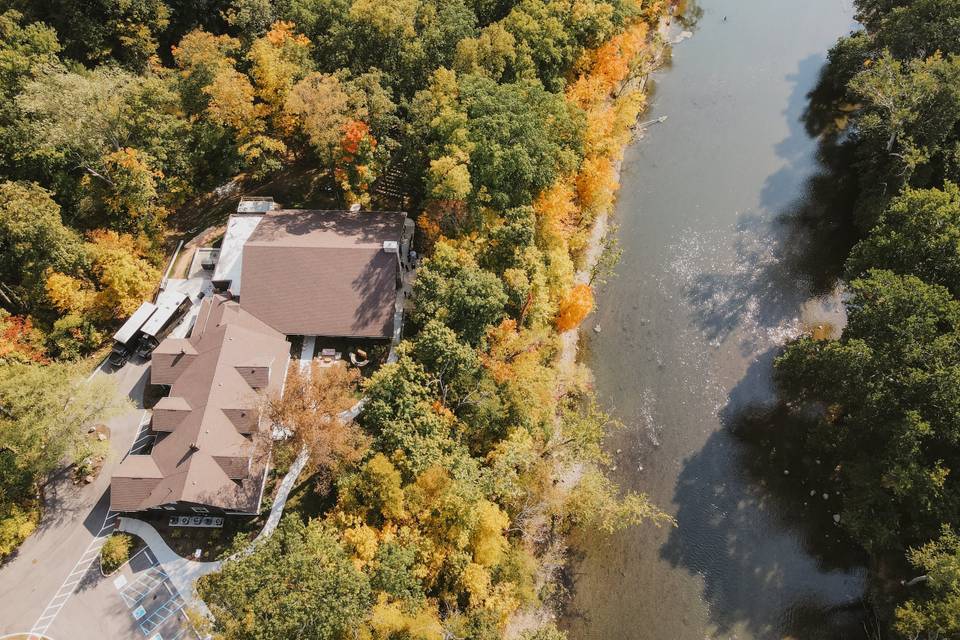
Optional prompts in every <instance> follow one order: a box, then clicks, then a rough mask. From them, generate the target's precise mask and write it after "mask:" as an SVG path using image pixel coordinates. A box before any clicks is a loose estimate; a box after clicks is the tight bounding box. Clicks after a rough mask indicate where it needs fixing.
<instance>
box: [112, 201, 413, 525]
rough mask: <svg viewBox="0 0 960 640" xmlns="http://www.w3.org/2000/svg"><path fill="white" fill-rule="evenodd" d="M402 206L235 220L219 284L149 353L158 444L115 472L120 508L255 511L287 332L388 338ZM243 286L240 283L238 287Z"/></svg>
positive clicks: (279, 212)
mask: <svg viewBox="0 0 960 640" xmlns="http://www.w3.org/2000/svg"><path fill="white" fill-rule="evenodd" d="M405 218H406V214H404V213H389V212H347V211H311V210H284V209H272V210H267V211H263V212H255V213H238V214H235V215H233V216H231V218H230V220H229V222H228V225H227V231H226V235H225V236H224V241H223V245H222V247H221V250H220V259H219V262H218V264H217V266H216V267H215V271H214V275H213V284H214V286H215V287H216V288H217V289H218V293H217V294H215V295H213V296H211V297H208V298H206V299H204V300H203V302H202V305H201V308H200V312H199V314H198V315H197V320H196V324H195V325H194V327H193V329H192V331H191V333H190V336H189V337H188V338H168V339H166V340H164V341H163V342H161V343H160V345H159V346H158V347H157V348H156V350H155V351H154V352H153V363H152V366H151V371H150V381H151V383H152V384H155V385H164V386H168V387H169V388H170V392H169V394H168V396H167V397H165V398H162V399H161V400H160V401H159V402H158V403H157V405H156V406H155V407H154V410H153V420H152V424H151V430H152V431H153V432H154V433H155V434H156V442H155V444H154V446H153V448H152V450H151V451H150V452H149V453H148V454H142V455H129V456H127V458H126V459H125V460H124V461H123V462H122V463H121V464H120V466H119V468H118V469H117V471H116V472H115V473H114V476H113V479H112V482H111V498H110V506H111V509H113V510H115V511H125V512H129V511H143V510H148V509H164V510H169V511H179V512H184V511H187V512H189V511H193V512H196V513H207V512H215V513H243V514H252V513H257V512H258V511H259V507H260V501H261V498H262V495H261V494H262V491H263V486H264V480H265V477H266V471H267V459H268V457H269V456H268V454H269V447H270V438H269V437H268V435H269V432H270V430H271V427H272V425H268V424H264V423H265V420H264V419H263V416H262V415H261V406H262V404H263V398H264V395H265V394H268V393H277V392H281V391H282V388H283V381H284V378H285V375H286V371H287V366H288V363H289V359H290V348H291V345H290V342H288V341H287V339H286V338H287V337H288V336H311V337H312V336H326V337H331V338H350V339H364V340H383V341H387V340H390V339H391V338H392V337H393V336H394V333H395V330H396V329H398V327H396V326H395V325H396V324H397V320H396V318H397V314H396V307H397V295H398V293H397V291H398V288H399V285H400V273H401V268H400V252H401V250H402V245H403V244H404V242H405V240H408V238H405V237H404V231H405ZM241 285H242V286H241Z"/></svg>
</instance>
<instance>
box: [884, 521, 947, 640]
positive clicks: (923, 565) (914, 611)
mask: <svg viewBox="0 0 960 640" xmlns="http://www.w3.org/2000/svg"><path fill="white" fill-rule="evenodd" d="M907 557H908V558H909V560H910V564H912V565H913V566H914V567H915V568H916V569H917V570H919V571H922V572H924V573H923V575H921V576H918V578H917V579H915V582H917V583H921V584H922V585H923V586H922V587H919V586H918V587H914V588H916V589H923V591H924V592H925V593H924V594H923V595H920V596H917V597H914V598H911V599H910V600H908V601H907V602H905V603H904V604H903V605H901V606H899V607H898V608H897V612H896V623H895V628H896V630H897V631H898V632H899V633H900V635H901V636H903V637H904V638H930V639H931V640H932V639H933V638H954V637H957V635H960V537H958V536H957V534H956V533H955V532H954V530H953V528H952V527H950V525H943V527H942V528H941V530H940V537H939V538H937V539H936V540H932V541H931V542H928V543H927V544H925V545H923V546H921V547H918V548H916V549H911V550H910V552H909V553H908V554H907Z"/></svg>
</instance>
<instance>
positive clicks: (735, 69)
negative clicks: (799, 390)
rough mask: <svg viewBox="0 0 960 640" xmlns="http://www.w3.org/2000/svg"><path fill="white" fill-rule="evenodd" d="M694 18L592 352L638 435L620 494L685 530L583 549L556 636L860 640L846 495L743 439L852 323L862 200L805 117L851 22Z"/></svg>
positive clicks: (777, 4) (626, 215)
mask: <svg viewBox="0 0 960 640" xmlns="http://www.w3.org/2000/svg"><path fill="white" fill-rule="evenodd" d="M699 6H700V8H701V9H702V15H701V16H700V18H699V19H698V20H697V21H696V24H695V25H694V26H691V27H690V29H691V30H692V31H693V35H692V37H690V38H687V39H685V40H683V41H682V42H679V43H677V44H676V46H675V47H674V50H673V55H672V62H671V64H669V65H668V66H667V67H665V68H664V69H662V70H660V71H659V72H658V73H656V74H655V77H654V92H653V95H652V97H651V108H650V110H649V111H648V112H647V114H645V115H644V117H643V118H644V119H645V120H653V119H655V118H658V117H659V116H663V115H665V116H668V119H667V121H666V122H664V123H662V124H658V125H653V126H651V127H650V128H649V129H648V131H647V132H646V134H645V136H644V137H643V139H642V140H640V141H638V142H637V143H636V144H634V145H632V146H631V147H630V148H629V149H628V151H627V153H626V157H625V159H624V169H623V174H622V177H621V185H622V186H621V192H620V196H619V201H618V204H617V208H616V213H615V216H614V222H615V223H617V224H619V226H620V228H619V240H620V245H621V247H622V249H623V257H622V260H621V262H620V264H619V265H618V267H617V274H618V275H617V276H616V277H614V278H613V279H611V280H610V282H609V283H608V284H607V285H606V287H605V288H604V289H603V290H602V291H601V292H600V293H599V295H598V310H597V312H596V314H595V315H594V317H593V318H592V319H588V321H587V323H586V325H585V329H584V333H585V335H584V347H583V353H582V354H581V357H582V358H583V359H584V361H585V362H587V363H588V364H589V366H590V367H591V368H592V370H593V372H594V374H595V378H596V387H597V391H598V394H599V397H600V399H601V401H602V403H603V404H604V406H606V407H607V408H608V409H609V410H610V411H611V413H612V414H613V415H614V416H615V417H616V418H618V419H619V420H621V421H622V422H623V423H624V424H625V428H624V429H622V430H620V431H618V432H616V434H615V435H613V436H612V437H611V438H610V441H609V443H608V446H609V448H610V451H611V454H612V457H613V464H612V467H611V469H610V473H611V476H612V477H614V479H616V480H617V481H618V482H619V483H620V485H621V486H622V487H623V488H624V489H626V490H634V491H643V492H646V493H647V494H648V495H649V496H650V497H651V498H652V499H653V501H654V502H656V503H657V504H658V505H660V506H661V507H662V508H664V509H665V510H667V511H669V512H670V513H671V514H673V515H674V516H675V518H676V521H677V527H675V528H671V527H664V528H661V529H657V528H655V527H653V526H652V525H644V526H640V527H634V528H631V529H629V530H627V531H624V532H623V533H620V534H617V535H615V536H613V537H612V539H609V540H598V539H596V538H594V537H588V536H581V542H580V543H579V545H578V549H577V554H576V555H577V557H576V559H575V561H574V562H573V563H572V569H571V581H572V583H573V595H572V597H571V601H570V603H569V606H568V607H567V609H568V611H567V615H566V617H565V620H564V626H565V627H566V628H567V629H568V631H569V633H570V637H571V638H572V639H573V640H587V639H594V638H596V639H603V640H617V639H631V640H633V639H650V640H703V639H705V638H711V639H713V638H738V639H761V638H763V639H766V638H771V639H772V638H777V639H783V638H797V639H802V640H810V639H818V638H849V637H863V631H862V622H863V616H864V609H863V606H862V604H861V603H860V599H861V594H862V593H863V590H864V583H865V570H864V569H863V568H862V566H861V565H860V562H859V558H858V557H857V554H856V553H855V552H854V551H852V550H851V549H850V548H849V546H848V545H847V544H846V543H845V542H844V540H843V536H842V534H841V533H840V528H839V527H837V526H836V525H835V523H834V522H833V513H834V512H835V511H838V508H837V504H836V496H835V494H834V493H832V492H831V491H830V488H829V487H807V486H802V485H801V481H800V480H799V477H798V476H799V474H798V473H797V474H795V475H794V476H793V477H791V476H790V464H791V459H790V457H789V456H788V455H783V452H782V451H779V452H778V451H777V449H776V447H777V443H776V440H775V439H774V440H770V439H764V440H762V441H752V440H751V438H750V437H749V435H748V436H744V433H743V432H745V431H746V432H749V430H748V429H742V428H738V425H741V426H742V423H749V422H750V421H751V420H752V419H754V418H755V417H756V416H758V415H760V416H765V418H764V419H767V418H771V416H774V417H772V418H771V419H774V420H775V419H776V418H775V415H776V414H774V413H771V412H770V408H771V407H773V406H775V395H774V390H773V388H772V384H771V371H772V361H773V358H774V357H775V355H776V354H777V353H778V350H779V348H780V347H781V346H782V345H783V343H784V342H785V341H786V340H787V339H788V338H790V337H791V336H795V335H797V334H798V332H799V331H801V330H802V329H803V328H804V327H805V326H812V325H817V324H819V323H824V322H827V323H832V324H834V325H835V326H837V325H839V324H840V323H842V315H843V314H842V305H840V303H839V298H838V294H837V291H836V290H835V289H836V276H837V273H838V271H839V265H840V263H841V261H842V258H843V255H844V254H845V251H846V249H847V247H848V242H849V236H850V234H849V233H848V232H847V230H846V225H845V224H844V223H843V222H842V220H841V219H842V218H843V215H842V212H843V210H844V207H846V206H847V203H848V200H845V199H844V197H845V196H844V193H845V192H844V191H843V189H841V188H839V187H838V183H839V180H838V179H836V178H835V177H834V176H833V175H832V174H831V173H830V171H829V169H828V168H827V166H825V163H827V162H828V160H829V158H828V157H827V156H829V154H828V153H827V152H826V151H824V150H823V149H822V148H821V145H820V144H819V140H818V138H817V136H816V133H817V132H816V126H817V123H816V122H815V120H816V119H815V118H811V117H806V116H807V115H808V111H807V107H808V104H809V102H810V100H809V97H808V95H809V93H810V91H811V89H813V87H814V86H815V85H816V82H817V79H818V76H819V73H820V70H821V68H822V66H823V64H824V62H825V59H826V54H827V51H828V49H829V48H830V47H831V46H832V45H833V44H834V42H835V41H836V39H837V38H838V37H839V36H841V35H844V34H846V33H847V32H849V31H850V30H851V29H852V28H854V26H855V25H854V22H853V9H852V6H851V4H850V2H849V1H848V0H762V1H761V0H701V2H699ZM677 31H678V30H676V31H675V32H674V35H677ZM594 325H595V326H597V327H598V328H599V329H600V331H599V332H594V331H592V330H591V329H592V328H593V326H594ZM780 426H782V427H783V428H787V427H788V426H789V425H780ZM584 539H586V541H584Z"/></svg>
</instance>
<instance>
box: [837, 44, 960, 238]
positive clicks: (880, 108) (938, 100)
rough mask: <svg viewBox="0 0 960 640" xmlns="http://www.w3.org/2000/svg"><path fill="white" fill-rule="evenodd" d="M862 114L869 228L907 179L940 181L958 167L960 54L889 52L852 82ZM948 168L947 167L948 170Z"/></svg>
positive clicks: (864, 218) (919, 183) (922, 183)
mask: <svg viewBox="0 0 960 640" xmlns="http://www.w3.org/2000/svg"><path fill="white" fill-rule="evenodd" d="M849 87H850V91H851V93H852V94H853V95H854V96H855V97H856V98H857V99H858V100H860V101H862V107H861V109H860V110H859V112H858V113H857V117H856V131H857V140H858V146H857V157H858V160H857V164H858V168H859V169H860V176H861V179H860V183H861V185H862V187H863V189H864V192H865V193H864V195H862V196H861V208H862V211H861V222H862V224H863V226H864V227H866V228H869V227H871V226H872V225H873V223H874V222H875V220H876V216H877V215H878V214H879V213H880V211H881V210H882V208H883V206H884V204H885V201H884V194H885V193H895V192H896V190H897V189H898V188H899V187H901V186H903V185H911V186H915V187H928V186H938V185H940V184H942V182H943V180H944V178H945V177H949V176H951V175H953V173H955V172H956V170H957V169H956V166H957V165H956V163H955V160H954V157H953V153H954V148H955V145H956V141H957V138H956V134H955V133H954V131H955V130H956V126H957V124H958V123H960V58H957V57H956V56H949V57H943V56H941V55H939V54H937V55H933V56H931V57H929V58H926V59H923V60H921V59H912V60H909V61H906V62H901V61H900V60H897V59H896V58H894V57H893V56H892V55H890V54H889V53H884V54H883V55H882V56H880V57H879V58H878V59H876V60H875V61H873V64H871V65H870V66H868V67H867V68H866V69H864V70H863V71H861V72H860V73H858V74H857V75H856V76H854V77H853V79H852V80H851V81H850V84H849ZM944 168H946V171H945V170H944Z"/></svg>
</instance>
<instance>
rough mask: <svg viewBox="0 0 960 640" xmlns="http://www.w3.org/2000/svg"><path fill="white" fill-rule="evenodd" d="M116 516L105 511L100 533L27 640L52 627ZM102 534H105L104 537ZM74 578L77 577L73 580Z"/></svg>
mask: <svg viewBox="0 0 960 640" xmlns="http://www.w3.org/2000/svg"><path fill="white" fill-rule="evenodd" d="M116 516H117V514H116V513H114V512H112V511H107V515H106V516H104V519H103V526H101V527H100V531H99V532H98V533H97V535H96V536H94V538H93V540H91V541H90V544H88V545H87V548H86V549H85V550H84V552H83V553H82V554H81V555H80V559H79V560H77V562H76V564H74V565H73V568H72V569H71V570H70V573H68V574H67V577H66V578H64V579H63V582H62V583H61V584H60V588H59V589H57V592H56V593H55V594H54V595H53V598H51V599H50V602H49V603H47V606H46V607H44V609H43V611H42V612H41V614H40V617H39V618H37V621H36V622H35V623H34V625H33V628H32V629H30V632H29V633H28V634H27V638H28V640H32V639H33V638H34V636H37V635H38V634H39V635H40V636H43V635H45V634H46V632H47V630H48V629H49V628H50V625H52V624H53V621H54V620H55V619H56V617H57V614H59V613H60V610H61V609H63V607H64V605H65V604H67V601H69V600H70V596H71V595H73V592H74V589H75V588H76V586H77V585H78V584H80V582H81V581H82V580H83V577H84V576H85V575H86V574H87V573H88V572H89V571H90V568H91V567H92V566H93V563H94V562H95V561H96V559H97V556H99V554H100V548H101V547H103V545H104V544H105V543H106V537H107V536H109V535H110V533H113V530H114V528H115V527H116ZM104 533H106V536H105V535H104ZM91 554H92V555H91ZM74 576H79V577H76V578H75V577H74Z"/></svg>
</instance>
